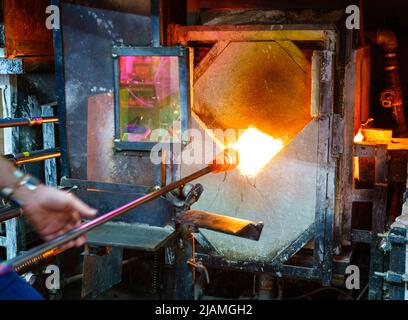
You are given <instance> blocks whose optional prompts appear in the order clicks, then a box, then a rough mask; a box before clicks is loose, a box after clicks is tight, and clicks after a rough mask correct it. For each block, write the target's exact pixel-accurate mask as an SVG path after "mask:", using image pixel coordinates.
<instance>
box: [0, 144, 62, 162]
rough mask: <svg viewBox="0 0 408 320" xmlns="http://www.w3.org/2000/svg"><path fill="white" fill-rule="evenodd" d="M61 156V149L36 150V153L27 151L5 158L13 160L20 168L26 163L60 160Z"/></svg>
mask: <svg viewBox="0 0 408 320" xmlns="http://www.w3.org/2000/svg"><path fill="white" fill-rule="evenodd" d="M60 156H61V152H60V149H59V148H52V149H44V150H36V151H27V152H22V153H17V154H9V155H5V156H4V157H5V158H6V159H7V160H11V161H13V162H14V163H15V165H17V166H19V165H22V164H25V163H32V162H39V161H44V160H47V159H53V158H58V157H60Z"/></svg>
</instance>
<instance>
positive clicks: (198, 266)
mask: <svg viewBox="0 0 408 320" xmlns="http://www.w3.org/2000/svg"><path fill="white" fill-rule="evenodd" d="M187 264H189V265H190V266H192V267H193V268H194V269H197V270H198V271H200V272H201V271H203V272H204V274H205V279H206V281H207V283H210V276H209V274H208V270H207V268H206V267H205V266H204V265H203V262H202V261H201V260H199V261H197V260H195V258H190V259H188V260H187Z"/></svg>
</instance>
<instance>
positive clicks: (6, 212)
mask: <svg viewBox="0 0 408 320" xmlns="http://www.w3.org/2000/svg"><path fill="white" fill-rule="evenodd" d="M21 212H22V211H21V208H18V207H4V208H2V209H0V223H1V222H4V221H7V220H10V219H13V218H16V217H19V216H21Z"/></svg>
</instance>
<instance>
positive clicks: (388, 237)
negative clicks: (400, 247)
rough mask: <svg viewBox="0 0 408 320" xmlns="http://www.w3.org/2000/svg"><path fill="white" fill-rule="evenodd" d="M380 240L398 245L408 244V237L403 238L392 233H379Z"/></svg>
mask: <svg viewBox="0 0 408 320" xmlns="http://www.w3.org/2000/svg"><path fill="white" fill-rule="evenodd" d="M377 235H378V236H379V237H380V238H383V241H386V242H390V243H391V244H392V243H397V244H405V243H408V237H405V236H401V235H398V234H395V233H392V232H386V233H378V234H377Z"/></svg>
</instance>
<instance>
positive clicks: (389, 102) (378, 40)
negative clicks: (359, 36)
mask: <svg viewBox="0 0 408 320" xmlns="http://www.w3.org/2000/svg"><path fill="white" fill-rule="evenodd" d="M367 35H368V37H369V38H370V39H371V41H372V42H373V43H375V44H377V45H379V46H382V47H383V49H384V70H385V74H386V89H384V90H383V92H382V93H381V103H382V105H383V107H385V108H392V113H393V118H394V120H395V122H396V124H397V133H396V136H398V137H406V136H408V131H407V124H406V119H405V113H404V104H403V99H402V88H401V81H400V75H399V62H398V53H397V50H398V41H397V37H396V36H395V34H394V33H393V32H392V31H390V30H386V29H378V30H377V31H376V32H375V33H368V34H367Z"/></svg>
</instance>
